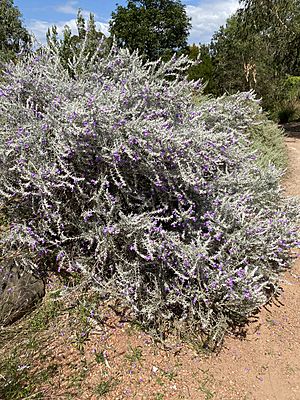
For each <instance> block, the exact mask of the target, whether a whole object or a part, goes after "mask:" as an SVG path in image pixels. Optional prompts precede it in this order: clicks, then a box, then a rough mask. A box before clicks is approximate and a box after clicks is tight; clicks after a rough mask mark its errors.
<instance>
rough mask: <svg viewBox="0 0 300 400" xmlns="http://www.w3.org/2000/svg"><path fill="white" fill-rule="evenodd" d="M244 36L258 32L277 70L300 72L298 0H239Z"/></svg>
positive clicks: (291, 73)
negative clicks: (241, 6) (268, 47)
mask: <svg viewBox="0 0 300 400" xmlns="http://www.w3.org/2000/svg"><path fill="white" fill-rule="evenodd" d="M242 4H243V5H244V8H243V11H242V13H241V19H242V21H243V25H242V30H241V33H242V34H243V36H244V37H245V36H249V35H250V36H252V35H253V34H259V35H260V36H261V37H262V38H263V40H264V41H265V42H266V43H268V45H269V46H270V48H271V49H272V51H271V52H270V54H271V55H272V56H273V62H274V64H275V65H276V66H277V69H278V71H279V72H284V73H288V74H290V75H300V1H299V0H242Z"/></svg>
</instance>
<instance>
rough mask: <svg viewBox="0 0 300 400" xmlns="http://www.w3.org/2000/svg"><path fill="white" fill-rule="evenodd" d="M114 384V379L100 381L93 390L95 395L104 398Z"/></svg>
mask: <svg viewBox="0 0 300 400" xmlns="http://www.w3.org/2000/svg"><path fill="white" fill-rule="evenodd" d="M115 384H116V382H115V380H114V379H112V378H111V379H108V380H106V381H101V382H100V383H98V385H97V386H96V388H95V391H94V392H95V394H96V395H97V396H106V395H107V394H108V393H109V392H110V391H111V390H112V389H113V387H114V386H115Z"/></svg>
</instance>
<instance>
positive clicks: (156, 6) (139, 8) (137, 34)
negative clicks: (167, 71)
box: [110, 0, 191, 60]
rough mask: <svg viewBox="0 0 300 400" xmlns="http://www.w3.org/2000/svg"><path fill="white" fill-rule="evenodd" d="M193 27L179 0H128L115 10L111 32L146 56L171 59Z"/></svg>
mask: <svg viewBox="0 0 300 400" xmlns="http://www.w3.org/2000/svg"><path fill="white" fill-rule="evenodd" d="M190 28H191V23H190V18H188V16H187V14H186V11H185V6H184V5H183V4H182V3H181V1H179V0H127V7H123V6H118V7H117V10H116V11H115V12H113V13H112V18H111V21H110V33H111V35H113V36H114V37H115V38H116V40H117V44H118V45H119V46H121V47H127V48H128V49H129V50H130V51H133V50H136V49H139V51H140V53H141V54H143V55H144V57H145V58H146V59H149V60H156V59H158V58H160V57H166V58H168V57H169V56H170V55H172V54H173V53H174V52H176V51H178V50H181V49H183V48H185V47H186V46H187V37H188V34H189V30H190Z"/></svg>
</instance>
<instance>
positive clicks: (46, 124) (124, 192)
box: [0, 47, 298, 343]
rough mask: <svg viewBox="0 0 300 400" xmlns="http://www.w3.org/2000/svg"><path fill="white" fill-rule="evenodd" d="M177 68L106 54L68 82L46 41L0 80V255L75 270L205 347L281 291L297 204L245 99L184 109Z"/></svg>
mask: <svg viewBox="0 0 300 400" xmlns="http://www.w3.org/2000/svg"><path fill="white" fill-rule="evenodd" d="M186 67H187V60H186V59H184V58H180V59H178V60H176V59H175V58H174V59H172V60H171V61H170V62H168V63H166V64H159V63H148V64H143V62H142V60H141V58H139V57H138V55H137V54H136V53H135V54H131V55H130V54H129V53H128V52H127V51H126V50H118V49H116V48H115V47H112V49H111V52H110V53H109V54H108V55H107V56H104V57H103V58H102V59H101V60H100V61H97V62H90V63H89V64H88V65H86V63H85V60H84V59H83V56H79V58H77V59H74V62H73V64H72V65H70V68H71V70H72V71H73V72H72V78H70V76H69V75H68V72H67V71H66V70H65V69H64V68H63V67H62V66H61V64H60V62H59V57H58V55H57V54H56V53H55V51H53V50H49V49H48V48H45V49H44V50H43V51H42V52H41V53H40V54H39V55H34V56H30V57H29V58H27V59H26V60H23V61H20V62H19V63H18V64H17V65H12V64H11V65H8V66H7V70H6V73H5V80H4V82H2V83H1V87H0V113H1V119H2V125H1V138H0V170H1V176H0V195H1V208H2V209H3V210H4V212H5V215H6V216H7V218H9V221H10V226H9V229H8V231H7V232H6V234H5V235H4V237H3V238H2V248H1V252H2V259H7V258H12V257H13V258H14V260H15V263H16V264H17V265H18V266H19V267H20V271H22V270H24V269H26V270H31V271H32V272H34V273H44V272H45V271H47V270H49V269H51V268H54V267H55V268H56V269H57V270H58V271H68V272H70V273H72V272H77V273H80V274H81V276H82V277H83V278H84V279H88V280H90V281H91V282H92V283H93V284H94V285H95V287H97V288H98V289H99V290H100V291H101V293H102V294H103V295H104V296H110V297H111V298H119V299H122V301H123V303H124V304H127V305H129V306H130V308H131V310H132V311H133V312H134V314H135V315H136V317H137V318H139V319H140V320H141V321H142V322H143V323H144V324H145V325H146V326H148V327H154V328H162V327H168V326H170V327H172V326H174V325H176V326H178V325H180V326H181V327H182V328H183V327H184V329H186V330H189V329H191V330H193V331H194V332H197V331H199V332H204V333H205V334H207V335H208V336H209V338H210V340H211V341H212V342H213V343H216V342H218V341H219V340H220V338H221V337H222V335H223V334H224V332H225V331H226V329H227V328H228V327H229V326H235V325H239V324H242V323H244V322H245V321H246V320H247V318H248V317H249V316H251V315H252V314H253V313H254V312H255V311H256V310H257V309H258V307H260V306H262V305H263V304H265V303H266V302H267V301H268V300H269V298H270V296H272V295H273V294H274V293H277V292H278V283H277V282H278V275H279V273H280V272H282V271H283V270H284V269H285V268H287V267H288V266H289V264H290V260H291V257H290V250H291V248H293V247H294V246H295V245H296V244H297V240H298V239H297V232H296V228H297V227H296V217H297V215H298V206H297V204H296V203H295V201H293V200H287V199H285V197H284V196H283V195H282V192H281V189H280V186H279V179H280V177H281V173H280V172H279V171H278V170H276V168H275V167H273V166H272V165H270V167H269V168H264V169H261V168H260V167H259V166H258V163H257V162H256V155H255V154H254V153H253V151H252V150H251V149H252V147H251V143H250V141H249V138H248V137H247V135H246V133H245V132H247V130H248V128H249V127H250V126H251V125H253V124H254V123H257V121H258V118H257V117H258V115H259V113H260V108H259V106H258V105H257V103H256V101H255V99H254V96H253V94H252V93H241V94H237V95H235V96H228V97H224V98H221V99H216V100H208V101H205V102H203V103H200V105H195V104H194V103H195V102H194V101H192V100H193V96H194V93H195V90H196V91H197V90H199V86H200V84H199V82H187V81H186V79H185V78H183V77H182V76H183V74H182V71H184V69H185V68H186Z"/></svg>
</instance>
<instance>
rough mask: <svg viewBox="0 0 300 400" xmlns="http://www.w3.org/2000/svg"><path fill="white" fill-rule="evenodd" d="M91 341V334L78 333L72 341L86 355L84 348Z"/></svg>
mask: <svg viewBox="0 0 300 400" xmlns="http://www.w3.org/2000/svg"><path fill="white" fill-rule="evenodd" d="M88 340H89V332H88V331H87V332H76V336H75V339H73V340H72V344H73V345H74V346H75V348H76V349H77V350H78V351H79V352H80V353H81V354H83V353H84V346H85V344H86V342H87V341H88Z"/></svg>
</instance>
